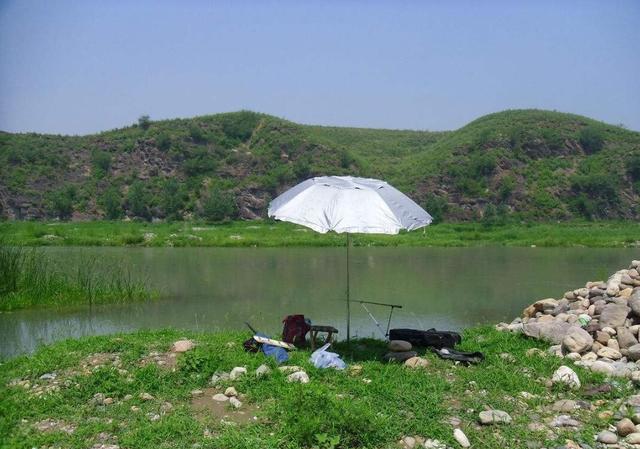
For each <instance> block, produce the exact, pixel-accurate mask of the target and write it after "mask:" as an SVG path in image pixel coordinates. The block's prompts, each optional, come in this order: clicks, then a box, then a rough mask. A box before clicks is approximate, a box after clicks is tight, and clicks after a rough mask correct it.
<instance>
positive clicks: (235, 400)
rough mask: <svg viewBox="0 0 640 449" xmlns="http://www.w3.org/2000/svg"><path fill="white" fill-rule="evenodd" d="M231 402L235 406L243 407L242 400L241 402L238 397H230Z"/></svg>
mask: <svg viewBox="0 0 640 449" xmlns="http://www.w3.org/2000/svg"><path fill="white" fill-rule="evenodd" d="M229 404H231V405H232V406H233V407H234V408H240V407H242V402H240V401H239V400H238V398H236V397H231V398H229Z"/></svg>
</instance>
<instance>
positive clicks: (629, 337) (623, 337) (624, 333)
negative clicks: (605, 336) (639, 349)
mask: <svg viewBox="0 0 640 449" xmlns="http://www.w3.org/2000/svg"><path fill="white" fill-rule="evenodd" d="M616 333H617V335H618V345H619V346H620V349H625V348H628V347H629V346H633V345H637V344H638V340H637V339H636V337H634V336H633V333H631V331H630V330H629V329H628V328H626V327H623V326H621V327H618V328H616Z"/></svg>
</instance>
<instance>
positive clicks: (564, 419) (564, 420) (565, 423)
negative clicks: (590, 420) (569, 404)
mask: <svg viewBox="0 0 640 449" xmlns="http://www.w3.org/2000/svg"><path fill="white" fill-rule="evenodd" d="M551 426H552V427H580V421H578V420H576V419H573V418H572V417H571V416H569V415H560V416H556V417H555V418H553V420H552V421H551Z"/></svg>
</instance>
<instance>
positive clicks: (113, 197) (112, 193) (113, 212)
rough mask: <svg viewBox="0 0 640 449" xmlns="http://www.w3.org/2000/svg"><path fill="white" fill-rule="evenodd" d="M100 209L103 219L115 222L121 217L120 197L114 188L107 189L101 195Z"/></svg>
mask: <svg viewBox="0 0 640 449" xmlns="http://www.w3.org/2000/svg"><path fill="white" fill-rule="evenodd" d="M102 207H104V214H105V217H106V218H108V219H109V220H117V219H118V218H120V217H122V195H121V194H120V191H119V190H118V189H117V188H116V187H109V188H108V189H107V190H105V192H104V194H103V195H102Z"/></svg>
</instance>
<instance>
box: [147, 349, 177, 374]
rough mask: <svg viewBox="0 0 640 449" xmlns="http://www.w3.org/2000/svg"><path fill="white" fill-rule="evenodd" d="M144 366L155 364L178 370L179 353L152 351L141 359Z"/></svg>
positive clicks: (170, 369)
mask: <svg viewBox="0 0 640 449" xmlns="http://www.w3.org/2000/svg"><path fill="white" fill-rule="evenodd" d="M140 364H141V365H142V366H146V365H149V364H155V365H157V366H159V367H160V368H162V369H166V370H169V371H176V370H177V369H178V354H177V353H175V352H150V353H149V354H147V355H146V356H144V357H143V358H142V359H141V360H140Z"/></svg>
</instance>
